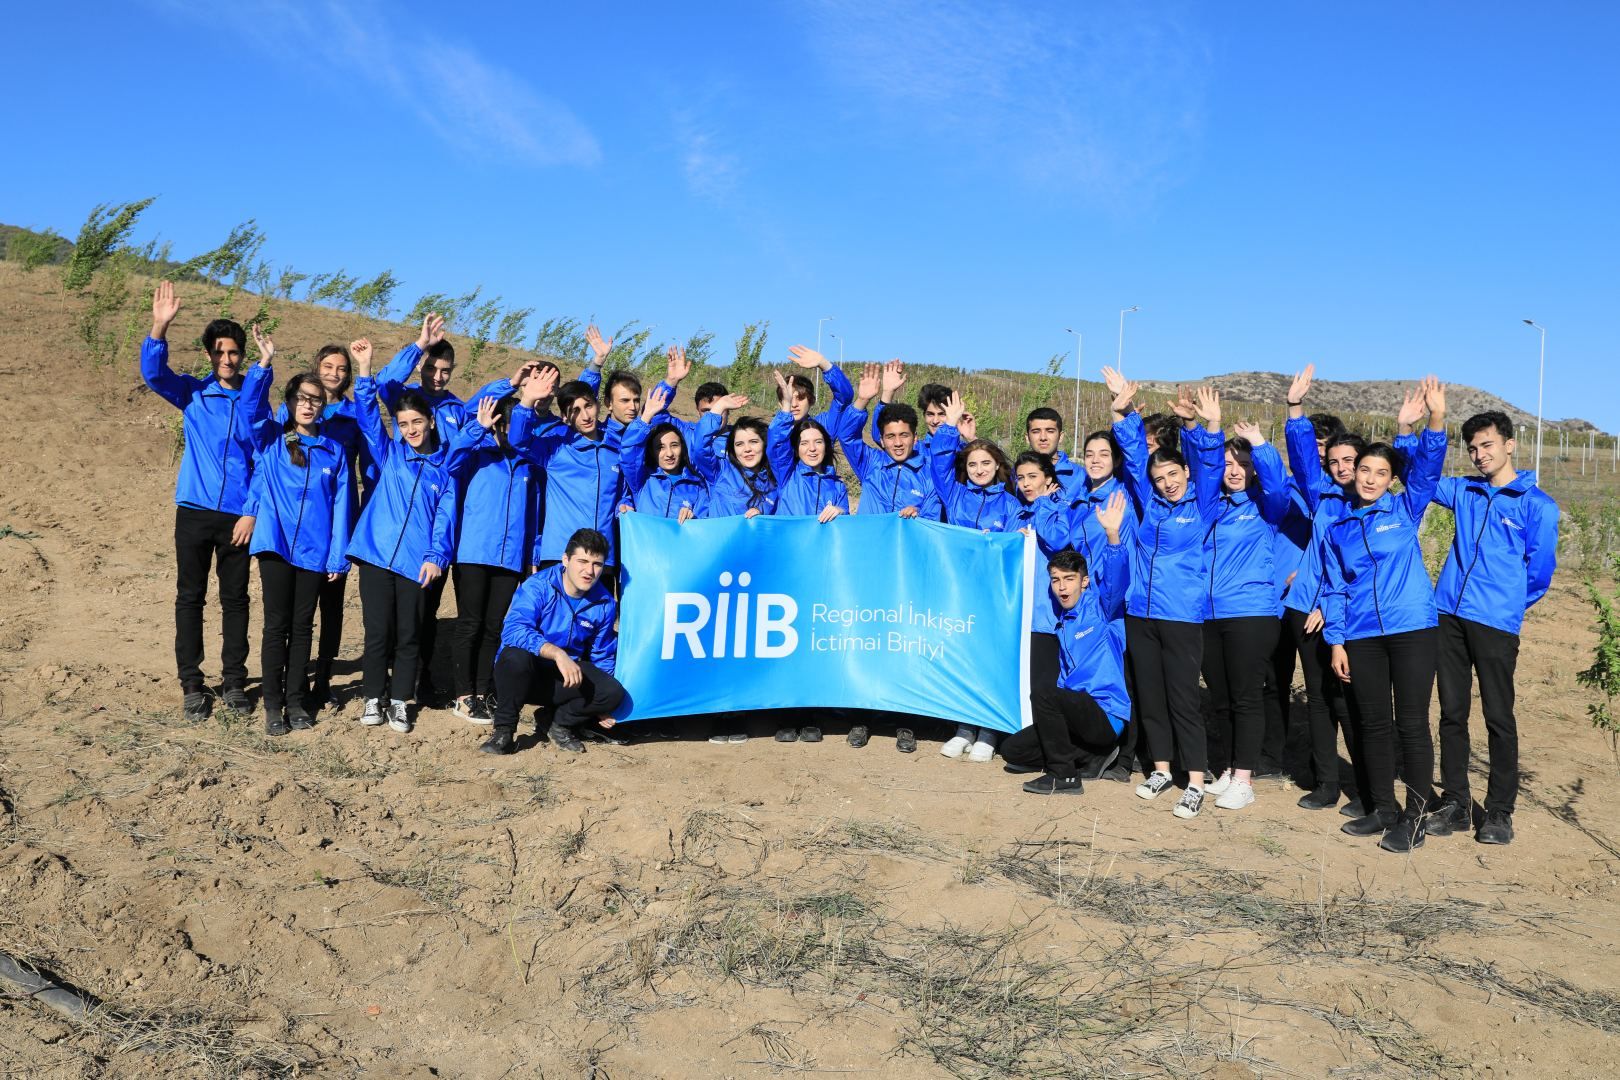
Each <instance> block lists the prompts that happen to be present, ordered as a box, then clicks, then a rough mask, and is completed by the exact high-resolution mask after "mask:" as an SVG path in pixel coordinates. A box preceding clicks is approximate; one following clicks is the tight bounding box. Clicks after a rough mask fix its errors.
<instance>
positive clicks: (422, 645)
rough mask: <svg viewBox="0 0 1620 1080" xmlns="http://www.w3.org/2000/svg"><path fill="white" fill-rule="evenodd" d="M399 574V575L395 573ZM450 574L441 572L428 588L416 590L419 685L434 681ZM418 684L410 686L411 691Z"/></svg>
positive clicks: (417, 675) (430, 684) (425, 686)
mask: <svg viewBox="0 0 1620 1080" xmlns="http://www.w3.org/2000/svg"><path fill="white" fill-rule="evenodd" d="M395 576H398V575H395ZM449 580H450V578H449V575H448V574H440V575H439V576H438V577H437V578H435V579H434V581H433V584H431V585H429V586H428V587H427V588H425V589H424V588H422V587H420V586H418V587H417V590H416V606H417V613H416V655H417V663H416V669H415V671H416V679H417V686H420V687H422V688H423V689H429V688H431V687H432V686H433V685H434V683H433V654H434V652H435V651H436V650H437V649H438V647H439V601H440V600H443V599H444V586H445V584H446V583H447V582H448V581H449ZM416 689H417V687H416V686H412V687H408V688H407V690H406V692H407V693H411V692H414V691H415V690H416Z"/></svg>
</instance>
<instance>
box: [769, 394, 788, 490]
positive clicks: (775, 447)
mask: <svg viewBox="0 0 1620 1080" xmlns="http://www.w3.org/2000/svg"><path fill="white" fill-rule="evenodd" d="M791 434H793V414H792V413H790V412H787V411H786V410H780V411H778V412H777V414H776V415H775V416H773V417H771V426H770V427H768V428H766V429H765V460H766V461H768V462H770V466H771V472H772V473H773V474H774V475H775V476H776V477H777V482H778V483H786V481H787V478H788V476H790V475H791V474H792V472H793V443H792V442H791V441H790V440H789V438H788V436H789V435H791Z"/></svg>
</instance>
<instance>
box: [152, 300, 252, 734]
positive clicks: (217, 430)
mask: <svg viewBox="0 0 1620 1080" xmlns="http://www.w3.org/2000/svg"><path fill="white" fill-rule="evenodd" d="M179 313H180V301H179V299H178V298H177V297H176V296H175V294H174V284H173V283H172V282H168V281H160V282H158V286H157V290H156V292H155V293H154V294H153V296H152V333H151V336H150V337H148V338H147V339H146V341H144V342H143V343H142V344H141V378H142V379H143V380H145V382H146V385H147V386H148V387H150V388H151V389H152V391H153V393H155V394H157V395H158V396H159V397H161V398H163V400H165V401H167V402H168V403H169V404H171V405H173V406H174V407H175V408H177V409H179V410H180V411H181V416H182V424H183V425H184V427H183V431H184V434H185V449H184V451H183V453H182V456H181V458H180V474H179V476H178V478H177V479H176V482H175V492H174V501H175V507H176V508H175V516H174V551H175V562H176V568H177V573H176V578H175V598H174V657H175V661H176V664H177V665H178V667H179V671H180V690H181V693H182V694H183V695H184V698H183V708H184V715H185V719H186V721H187V722H188V723H197V722H198V721H201V720H205V719H207V718H208V715H209V713H211V712H212V711H213V701H212V699H211V698H210V697H209V694H208V688H207V685H206V684H205V683H204V682H203V674H202V660H203V605H204V603H205V602H206V601H207V599H208V569H209V566H210V564H212V565H213V566H214V567H215V573H216V575H217V577H218V580H219V606H220V613H221V615H222V616H223V619H222V622H223V624H224V625H223V630H224V633H223V639H224V640H223V642H222V644H221V647H220V665H221V668H222V671H221V676H222V682H223V697H224V700H225V705H226V707H227V708H229V709H231V710H233V711H235V712H239V713H246V712H248V711H249V710H250V709H251V708H252V704H251V702H249V701H248V696H247V690H246V684H247V656H248V570H249V559H248V549H247V545H246V544H237V543H234V542H233V540H232V537H231V532H232V530H233V529H235V527H236V519H237V518H239V517H240V516H241V514H242V506H243V504H244V502H245V501H246V499H247V492H248V482H249V481H250V480H251V479H252V473H253V455H254V451H255V450H256V449H257V445H258V444H257V442H256V440H255V438H254V427H255V425H257V424H258V423H259V421H261V420H264V419H266V418H267V417H268V416H269V414H270V402H269V397H268V390H269V386H270V377H271V375H270V366H269V365H270V349H269V342H268V339H263V344H262V345H261V349H260V360H259V363H258V364H256V365H254V366H252V367H249V366H248V363H247V355H246V353H247V334H246V333H245V332H244V331H243V330H242V326H241V324H240V323H236V322H232V321H231V320H230V319H215V320H214V321H212V322H210V323H209V324H208V325H207V326H206V327H204V328H203V332H202V346H203V352H204V353H205V354H206V355H207V356H208V360H209V363H210V364H211V365H212V367H213V372H212V374H210V375H209V376H208V378H206V379H198V378H196V377H194V376H192V375H182V374H178V373H176V372H175V371H173V370H171V369H170V367H169V342H168V333H169V326H170V324H172V323H173V322H174V319H175V316H176V315H178V314H179ZM255 338H256V339H258V332H257V328H255Z"/></svg>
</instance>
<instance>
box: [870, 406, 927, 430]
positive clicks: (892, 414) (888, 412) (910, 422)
mask: <svg viewBox="0 0 1620 1080" xmlns="http://www.w3.org/2000/svg"><path fill="white" fill-rule="evenodd" d="M890 424H904V425H906V426H907V427H908V428H910V429H911V433H912V434H913V435H915V434H917V410H916V409H913V408H912V407H911V406H910V405H906V404H904V403H902V402H898V401H897V402H895V403H894V404H892V405H885V406H883V408H881V409H879V410H878V434H879V435H880V436H881V435H882V434H883V429H884V428H886V427H888V426H889V425H890Z"/></svg>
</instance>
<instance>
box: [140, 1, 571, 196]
mask: <svg viewBox="0 0 1620 1080" xmlns="http://www.w3.org/2000/svg"><path fill="white" fill-rule="evenodd" d="M155 3H156V6H158V7H159V8H161V9H163V10H166V11H169V12H171V13H174V14H177V15H180V16H182V17H186V18H191V19H196V20H199V21H209V22H215V23H220V22H223V23H226V24H228V25H229V26H230V27H231V29H233V30H234V31H235V32H237V34H238V35H239V40H240V41H241V42H242V43H244V44H250V45H251V44H257V45H258V46H259V47H260V48H262V49H264V50H265V51H266V52H268V53H271V54H272V55H273V56H274V57H275V59H276V61H277V64H278V65H280V66H281V72H280V73H281V74H285V71H286V69H287V68H289V67H291V66H293V65H299V66H302V67H305V68H309V69H315V70H318V71H321V72H323V73H331V72H334V71H336V72H341V76H342V77H343V78H345V79H362V80H365V81H366V82H368V83H370V84H371V85H372V86H374V87H376V88H377V89H379V90H381V91H383V92H384V93H386V94H387V95H389V96H390V97H392V98H394V99H395V100H396V101H398V102H399V103H400V104H402V105H404V106H405V107H407V108H409V109H410V110H411V111H412V112H414V113H415V114H416V116H417V118H418V119H419V120H420V121H421V122H422V124H423V125H424V126H425V127H427V128H428V129H429V130H430V131H432V132H433V133H434V134H435V135H436V136H437V137H438V138H440V139H441V140H443V141H444V142H445V143H446V144H447V145H449V146H450V147H452V148H453V149H455V150H457V151H458V152H461V153H465V154H469V155H475V156H480V157H486V158H491V159H496V160H503V161H512V162H517V163H520V164H525V165H531V166H541V167H544V166H555V165H583V166H590V165H595V164H597V163H598V162H600V161H601V160H602V148H601V145H600V144H599V143H598V142H597V140H596V137H595V136H594V135H593V134H592V133H591V131H590V129H589V128H588V127H587V126H586V125H585V123H584V122H583V121H582V120H580V118H579V117H578V116H576V115H575V114H574V113H573V111H572V110H570V109H569V108H568V107H567V106H566V105H564V104H563V103H562V102H560V101H557V100H556V99H554V98H552V97H549V96H547V95H545V94H542V93H540V92H539V91H538V90H536V89H535V88H534V87H533V86H531V85H530V84H529V83H528V82H527V81H526V80H525V79H524V78H523V77H522V76H520V75H518V74H516V73H514V72H512V71H508V70H507V69H505V68H503V67H500V66H499V65H497V64H493V63H490V62H489V61H487V60H485V59H483V58H482V57H480V56H479V55H478V53H477V52H475V51H474V50H473V49H471V48H469V47H466V46H463V45H457V44H446V43H445V42H444V40H443V38H442V37H435V38H430V39H425V40H424V39H420V38H417V37H415V36H412V35H411V34H410V33H409V31H408V28H407V29H406V30H399V29H395V26H394V23H393V22H391V21H390V19H389V18H388V17H387V14H386V12H385V11H384V10H382V9H380V8H378V7H375V6H373V5H372V4H369V3H359V4H355V3H349V4H342V3H337V2H335V0H325V2H322V3H313V4H294V3H290V2H288V0H245V2H241V0H239V2H236V3H231V4H214V3H205V2H199V0H155Z"/></svg>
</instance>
